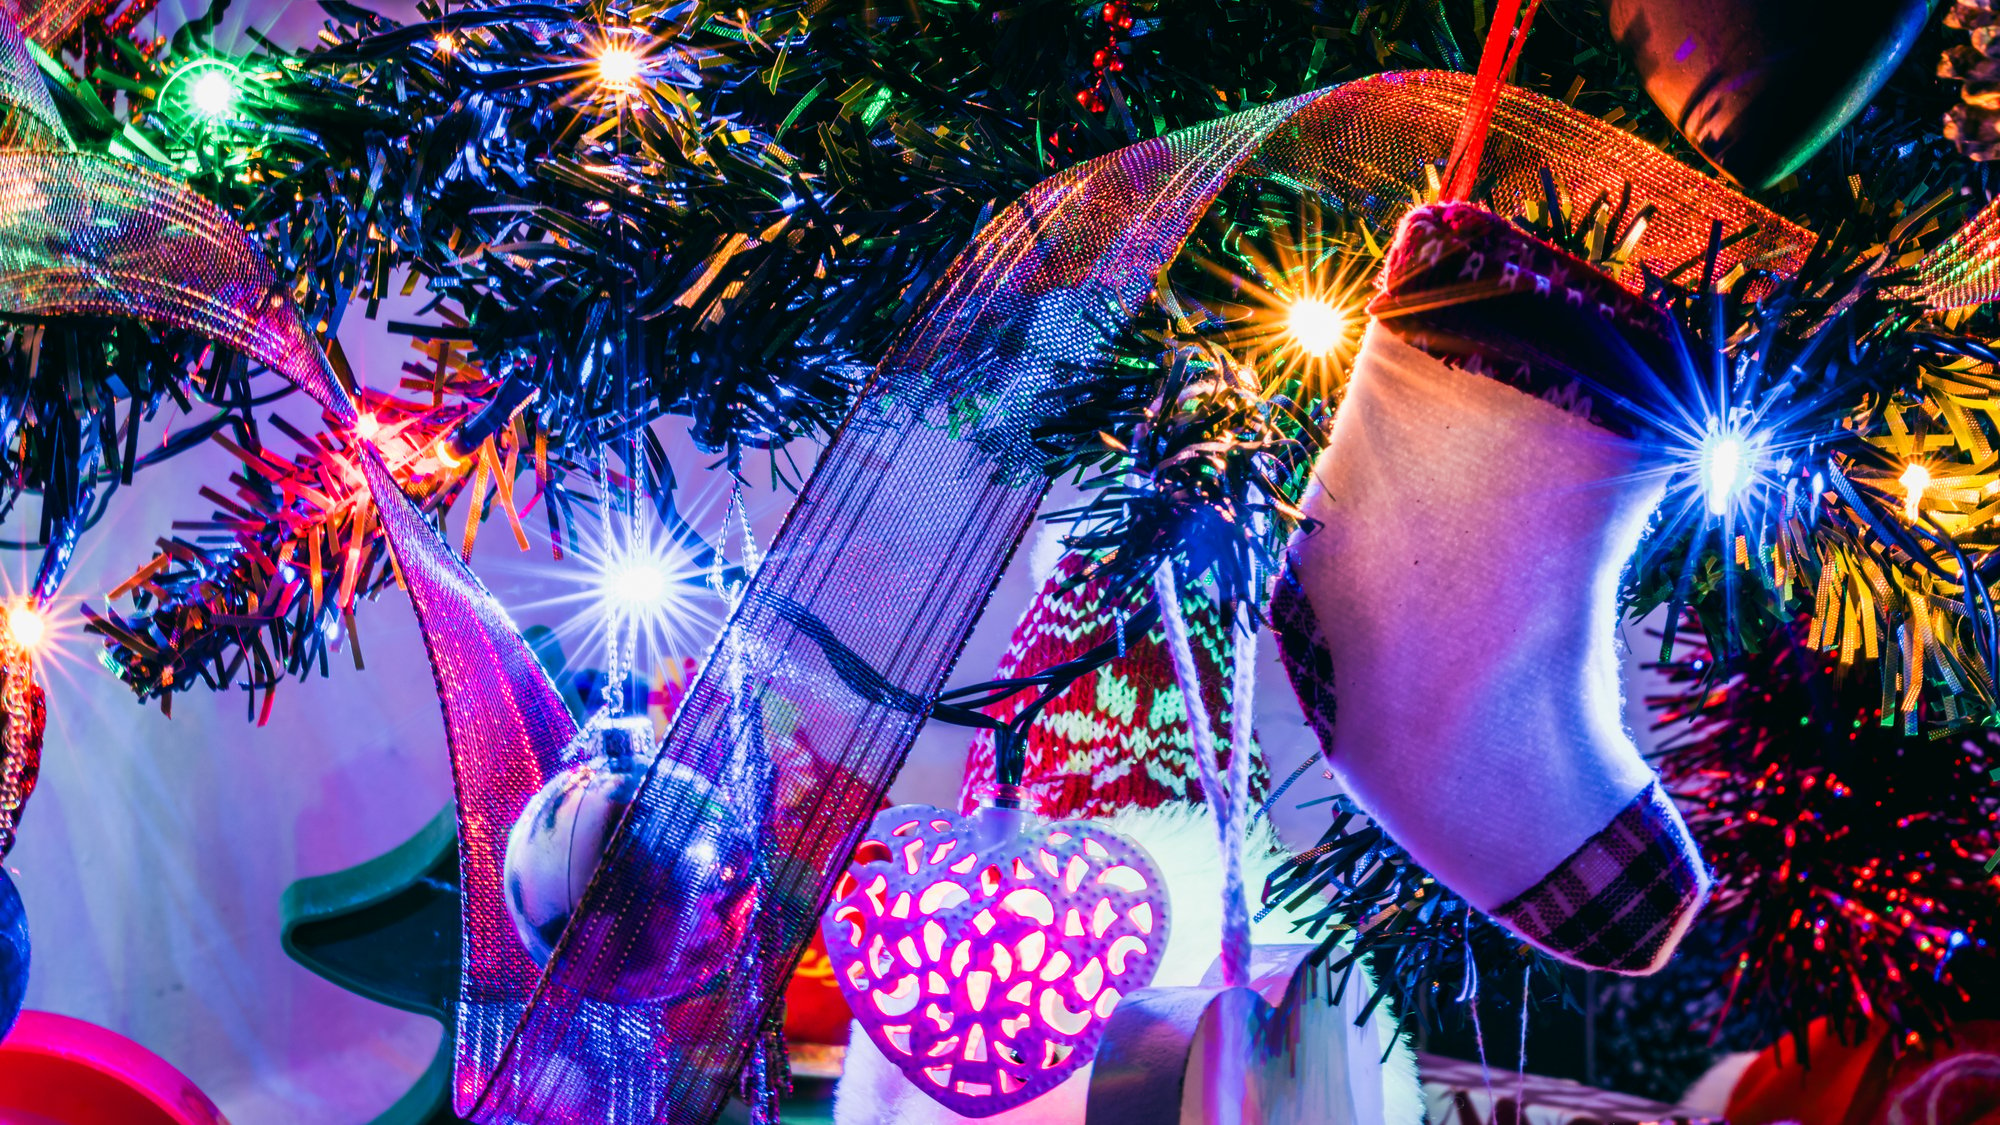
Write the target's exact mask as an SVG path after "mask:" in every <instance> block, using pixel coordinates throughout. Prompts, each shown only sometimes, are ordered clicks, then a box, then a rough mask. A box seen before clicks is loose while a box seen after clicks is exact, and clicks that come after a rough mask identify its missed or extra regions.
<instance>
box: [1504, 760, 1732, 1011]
mask: <svg viewBox="0 0 2000 1125" xmlns="http://www.w3.org/2000/svg"><path fill="white" fill-rule="evenodd" d="M1708 887H1709V874H1708V869H1707V868H1706V867H1705V866H1703V864H1702V861H1701V853H1700V852H1699V851H1697V850H1696V849H1695V844H1694V840H1693V838H1692V837H1690V836H1689V835H1688V830H1687V825H1685V824H1683V823H1682V822H1681V818H1680V814H1679V813H1678V812H1676V811H1674V806H1673V802H1672V800H1671V799H1670V798H1668V796H1667V792H1666V790H1665V789H1662V788H1661V787H1660V783H1659V782H1657V781H1655V782H1654V783H1653V784H1651V785H1649V786H1647V787H1646V791H1645V792H1643V793H1641V794H1639V796H1638V797H1637V798H1635V799H1634V800H1633V801H1632V803H1631V804H1629V805H1627V806H1625V810H1624V811H1623V812H1621V813H1619V814H1618V815H1617V816H1616V817H1614V818H1612V821H1611V823H1610V824H1609V825H1606V826H1605V828H1604V830H1603V831H1601V832H1599V833H1598V834H1597V835H1595V836H1592V837H1591V838H1590V839H1589V840H1588V841H1586V842H1585V843H1584V845H1583V846H1582V847H1580V848H1578V849H1577V850H1576V852H1575V853H1574V854H1572V855H1571V856H1570V857H1569V858H1568V859H1566V860H1564V861H1563V862H1562V866H1560V867H1558V868H1556V869H1555V870H1554V871H1552V872H1550V873H1549V874H1548V875H1547V876H1546V877H1544V878H1543V879H1542V881H1541V882H1539V883H1537V884H1535V885H1534V886H1533V887H1532V888H1530V889H1529V890H1528V891H1527V892H1526V893H1524V894H1522V895H1520V896H1519V897H1518V898H1516V899H1514V900H1513V901H1512V902H1509V903H1508V904H1507V905H1505V906H1502V907H1501V908H1500V909H1499V910H1496V911H1494V917H1495V918H1496V919H1498V920H1499V921H1500V922H1501V923H1503V924H1505V925H1506V926H1507V927H1508V928H1509V929H1511V930H1513V931H1514V932H1515V933H1517V934H1519V935H1521V936H1522V937H1523V938H1525V939H1527V940H1528V941H1530V942H1532V943H1533V944H1535V945H1537V946H1539V947H1541V948H1542V949H1543V950H1546V951H1547V952H1549V953H1551V954H1554V955H1555V956H1557V957H1560V958H1562V959H1563V960H1565V961H1569V962H1572V963H1575V964H1579V965H1585V966H1589V967H1590V968H1595V969H1609V970H1611V971H1612V972H1617V973H1630V974H1634V975H1643V974H1646V973H1650V972H1653V971H1654V970H1656V969H1658V968H1659V967H1660V966H1662V965H1664V964H1666V961H1667V957H1668V956H1669V955H1670V954H1671V953H1672V952H1673V948H1674V946H1675V945H1676V944H1677V943H1678V942H1679V941H1680V936H1681V933H1682V932H1683V931H1684V930H1686V929H1687V925H1688V923H1689V922H1690V921H1692V920H1693V919H1694V914H1695V911H1697V910H1699V909H1700V908H1701V903H1702V900H1703V899H1705V898H1707V897H1708Z"/></svg>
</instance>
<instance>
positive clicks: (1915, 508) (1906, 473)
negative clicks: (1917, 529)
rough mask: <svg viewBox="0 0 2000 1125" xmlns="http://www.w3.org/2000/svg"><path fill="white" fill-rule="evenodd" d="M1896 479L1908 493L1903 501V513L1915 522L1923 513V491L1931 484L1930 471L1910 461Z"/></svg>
mask: <svg viewBox="0 0 2000 1125" xmlns="http://www.w3.org/2000/svg"><path fill="white" fill-rule="evenodd" d="M1896 479H1897V481H1898V482H1899V483H1900V484H1902V486H1903V487H1904V488H1905V489H1907V490H1908V493H1909V495H1908V496H1907V497H1906V498H1905V499H1904V501H1903V514H1904V515H1905V516H1908V517H1909V520H1910V522H1911V523H1915V522H1917V520H1918V519H1920V518H1922V516H1923V514H1924V492H1925V490H1927V489H1929V488H1930V486H1931V471H1930V470H1929V469H1927V468H1925V467H1924V466H1923V465H1921V464H1919V463H1917V462H1914V461H1912V462H1911V463H1910V465H1909V467H1907V468H1905V469H1904V470H1903V475H1902V476H1900V477H1898V478H1896Z"/></svg>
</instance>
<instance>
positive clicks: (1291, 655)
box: [1271, 566, 1333, 754]
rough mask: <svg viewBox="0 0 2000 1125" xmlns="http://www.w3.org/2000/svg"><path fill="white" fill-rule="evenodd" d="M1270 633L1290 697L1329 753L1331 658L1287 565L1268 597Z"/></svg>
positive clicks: (1331, 731) (1325, 750)
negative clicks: (1296, 703)
mask: <svg viewBox="0 0 2000 1125" xmlns="http://www.w3.org/2000/svg"><path fill="white" fill-rule="evenodd" d="M1271 632H1272V633H1273V634H1274V635H1275V636H1276V637H1277V638H1278V658H1279V659H1280V660H1282V661H1283V662H1284V665H1285V677H1286V678H1287V679H1289V680H1291V681H1292V694H1294V695H1296V696H1298V697H1299V707H1300V709H1301V710H1303V711H1304V712H1305V713H1306V722H1308V723H1310V724H1312V729H1313V733H1314V734H1316V735H1318V736H1319V747H1320V750H1321V752H1322V753H1326V754H1332V753H1333V655H1332V653H1331V652H1329V651H1328V650H1327V645H1326V638H1325V637H1324V636H1323V635H1322V634H1321V633H1320V630H1319V619H1318V618H1316V617H1314V616H1313V609H1312V603H1311V602H1309V601H1307V600H1306V592H1305V591H1304V590H1302V589H1300V588H1299V584H1298V580H1297V579H1296V578H1294V577H1293V576H1292V571H1291V568H1290V567H1289V566H1287V567H1286V568H1285V571H1284V573H1283V574H1281V575H1280V576H1279V577H1278V582H1277V589H1276V590H1274V591H1273V592H1272V594H1271Z"/></svg>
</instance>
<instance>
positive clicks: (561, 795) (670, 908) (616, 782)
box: [503, 718, 754, 1004]
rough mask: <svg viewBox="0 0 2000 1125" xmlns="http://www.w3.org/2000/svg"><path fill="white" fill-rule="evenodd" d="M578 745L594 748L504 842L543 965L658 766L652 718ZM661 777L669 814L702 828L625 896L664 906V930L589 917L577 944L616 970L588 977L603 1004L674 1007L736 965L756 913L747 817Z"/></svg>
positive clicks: (584, 750) (586, 734) (706, 787)
mask: <svg viewBox="0 0 2000 1125" xmlns="http://www.w3.org/2000/svg"><path fill="white" fill-rule="evenodd" d="M578 737H579V740H590V741H591V742H593V743H594V745H588V744H587V745H583V746H572V748H571V750H572V752H573V754H572V756H573V757H574V758H580V759H582V760H580V761H577V762H576V764H574V765H572V766H570V767H569V768H567V769H565V770H563V771H562V772H560V773H558V774H556V775H555V776H553V777H551V778H549V780H548V782H547V784H545V785H543V786H542V788H541V790H540V791H539V792H537V793H536V794H535V795H534V796H533V797H531V798H529V800H528V803H527V806H526V807H524V808H523V809H522V810H521V815H520V817H519V819H517V820H516V821H515V822H514V827H513V830H512V831H510V832H509V833H508V834H507V855H506V861H505V865H504V871H503V874H504V878H505V882H506V890H507V910H508V913H509V914H510V915H512V917H513V921H514V930H515V932H516V933H517V934H518V935H519V936H520V939H521V944H522V946H523V947H525V948H526V949H527V951H528V954H529V956H531V957H533V958H534V959H535V962H536V963H537V964H544V965H545V964H547V963H548V960H549V956H550V955H551V954H552V953H553V952H554V950H555V945H556V942H557V940H558V939H560V938H561V937H562V933H563V930H564V929H565V928H567V927H568V925H569V923H570V918H571V916H572V915H573V914H574V913H575V912H576V908H577V906H578V905H579V904H581V902H582V900H583V893H584V889H585V888H586V887H588V886H589V885H590V880H591V876H592V875H594V874H595V873H596V871H597V866H598V863H599V861H600V860H601V859H602V858H603V856H604V850H605V848H606V847H607V846H608V845H609V844H610V842H611V835H612V833H613V831H614V830H616V828H617V827H618V823H619V821H620V820H622V819H623V818H624V816H625V810H626V809H628V808H630V807H631V805H632V802H633V801H635V800H637V799H638V796H639V790H640V787H641V786H642V785H644V783H645V780H646V774H647V771H648V770H649V769H652V768H653V758H654V754H655V748H654V744H653V737H652V724H651V723H650V722H649V721H647V720H646V719H644V718H632V719H621V720H613V721H612V722H610V723H605V724H593V725H592V726H590V727H587V728H586V729H585V730H584V731H583V732H582V733H581V734H580V735H579V736H578ZM657 772H658V776H657V777H656V778H655V780H654V782H653V784H654V786H655V787H656V788H658V787H664V791H663V792H661V793H660V794H659V795H660V796H662V797H664V798H665V803H666V806H667V807H670V808H673V809H675V810H677V811H678V812H679V814H680V816H683V817H686V818H688V819H691V820H693V821H695V822H696V823H698V824H700V825H702V826H703V827H702V831H701V832H700V833H699V834H698V835H697V837H696V838H695V839H694V840H693V841H692V842H691V843H690V844H689V845H688V846H687V847H686V848H685V849H683V850H682V851H681V852H680V853H679V854H677V855H673V856H660V857H656V858H655V861H654V862H652V863H651V864H648V865H647V866H646V868H645V873H644V875H643V876H642V881H643V885H641V886H638V887H632V888H628V889H627V891H628V893H621V894H620V895H619V896H617V897H618V898H619V899H620V900H622V901H625V902H630V903H633V904H635V905H636V904H637V903H640V902H652V903H655V904H657V907H658V908H660V909H661V913H660V914H659V915H658V916H659V917H664V918H667V919H670V920H671V921H670V922H669V923H668V924H664V925H654V926H650V927H639V926H635V925H634V924H633V921H632V916H633V915H636V911H635V910H631V909H627V910H624V911H619V912H617V913H618V915H619V916H616V917H609V918H589V919H586V921H587V922H589V923H590V924H589V925H588V926H587V927H586V931H585V932H584V933H582V934H579V935H578V936H579V938H580V939H582V940H584V941H587V942H589V943H590V945H591V946H594V947H595V949H594V950H593V953H594V956H592V957H591V958H590V961H591V963H593V964H596V965H600V966H602V965H607V964H608V965H610V966H612V969H611V970H610V971H609V972H608V973H606V972H604V971H602V970H600V972H599V973H598V974H597V975H596V976H595V977H594V978H593V979H590V980H587V981H585V991H586V992H588V993H589V994H590V995H592V996H593V997H594V998H596V999H599V1000H606V1001H611V1002H614V1003H621V1004H629V1003H638V1002H642V1001H649V1000H669V999H675V998H677V997H681V996H687V995H691V994H693V993H696V992H699V991H702V990H703V989H705V988H707V987H708V986H709V985H710V984H711V983H713V982H714V980H715V979H716V978H717V977H718V976H720V975H721V974H722V973H725V972H727V971H728V970H729V969H730V968H731V967H732V964H733V960H734V954H735V951H736V950H737V949H738V948H740V946H741V939H742V937H743V935H744V932H745V930H746V929H747V927H748V925H749V920H750V912H751V909H752V907H753V906H754V902H753V896H752V894H751V885H750V865H751V861H752V859H753V854H752V849H751V846H750V838H749V836H748V834H747V823H748V822H747V819H746V817H745V816H744V815H743V814H742V813H741V812H739V811H738V810H736V809H734V808H733V807H731V806H730V804H729V802H727V801H726V800H724V799H723V798H722V796H721V795H719V794H718V793H717V792H716V791H715V789H714V787H713V786H712V785H710V784H709V782H708V781H707V780H705V779H704V778H702V777H700V776H698V775H696V774H695V773H694V772H693V771H692V770H690V769H688V768H687V767H686V766H684V765H681V764H680V763H677V762H662V763H660V764H659V766H658V771H657ZM678 818H679V817H677V819H678Z"/></svg>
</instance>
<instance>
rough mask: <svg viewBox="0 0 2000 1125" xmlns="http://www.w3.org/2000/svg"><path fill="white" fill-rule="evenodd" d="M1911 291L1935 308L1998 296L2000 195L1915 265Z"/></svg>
mask: <svg viewBox="0 0 2000 1125" xmlns="http://www.w3.org/2000/svg"><path fill="white" fill-rule="evenodd" d="M1911 288H1912V289H1913V290H1914V293H1913V295H1914V296H1915V297H1917V298H1918V299H1920V300H1922V301H1923V302H1924V303H1926V304H1928V305H1930V306H1931V307H1932V308H1937V309H1958V308H1964V307H1966V306H1968V305H1980V304H1985V303H1986V302H1987V301H1991V300H1993V299H1994V298H1995V297H2000V199H1996V200H1994V201H1993V202H1991V203H1988V204H1987V205H1986V208H1985V210H1982V211H1981V212H1979V214H1977V215H1975V216H1973V218H1972V221H1971V222H1969V223H1967V224H1965V225H1964V226H1963V227H1961V228H1959V231H1958V233H1957V234H1954V235H1952V236H1951V237H1950V238H1949V239H1947V240H1946V241H1945V243H1944V245H1942V246H1940V247H1938V248H1937V249H1936V250H1934V251H1932V252H1931V253H1930V254H1929V255H1928V256H1926V257H1925V258H1924V260H1923V261H1922V262H1920V263H1918V265H1917V280H1916V283H1915V284H1914V285H1913V286H1912V287H1911Z"/></svg>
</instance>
